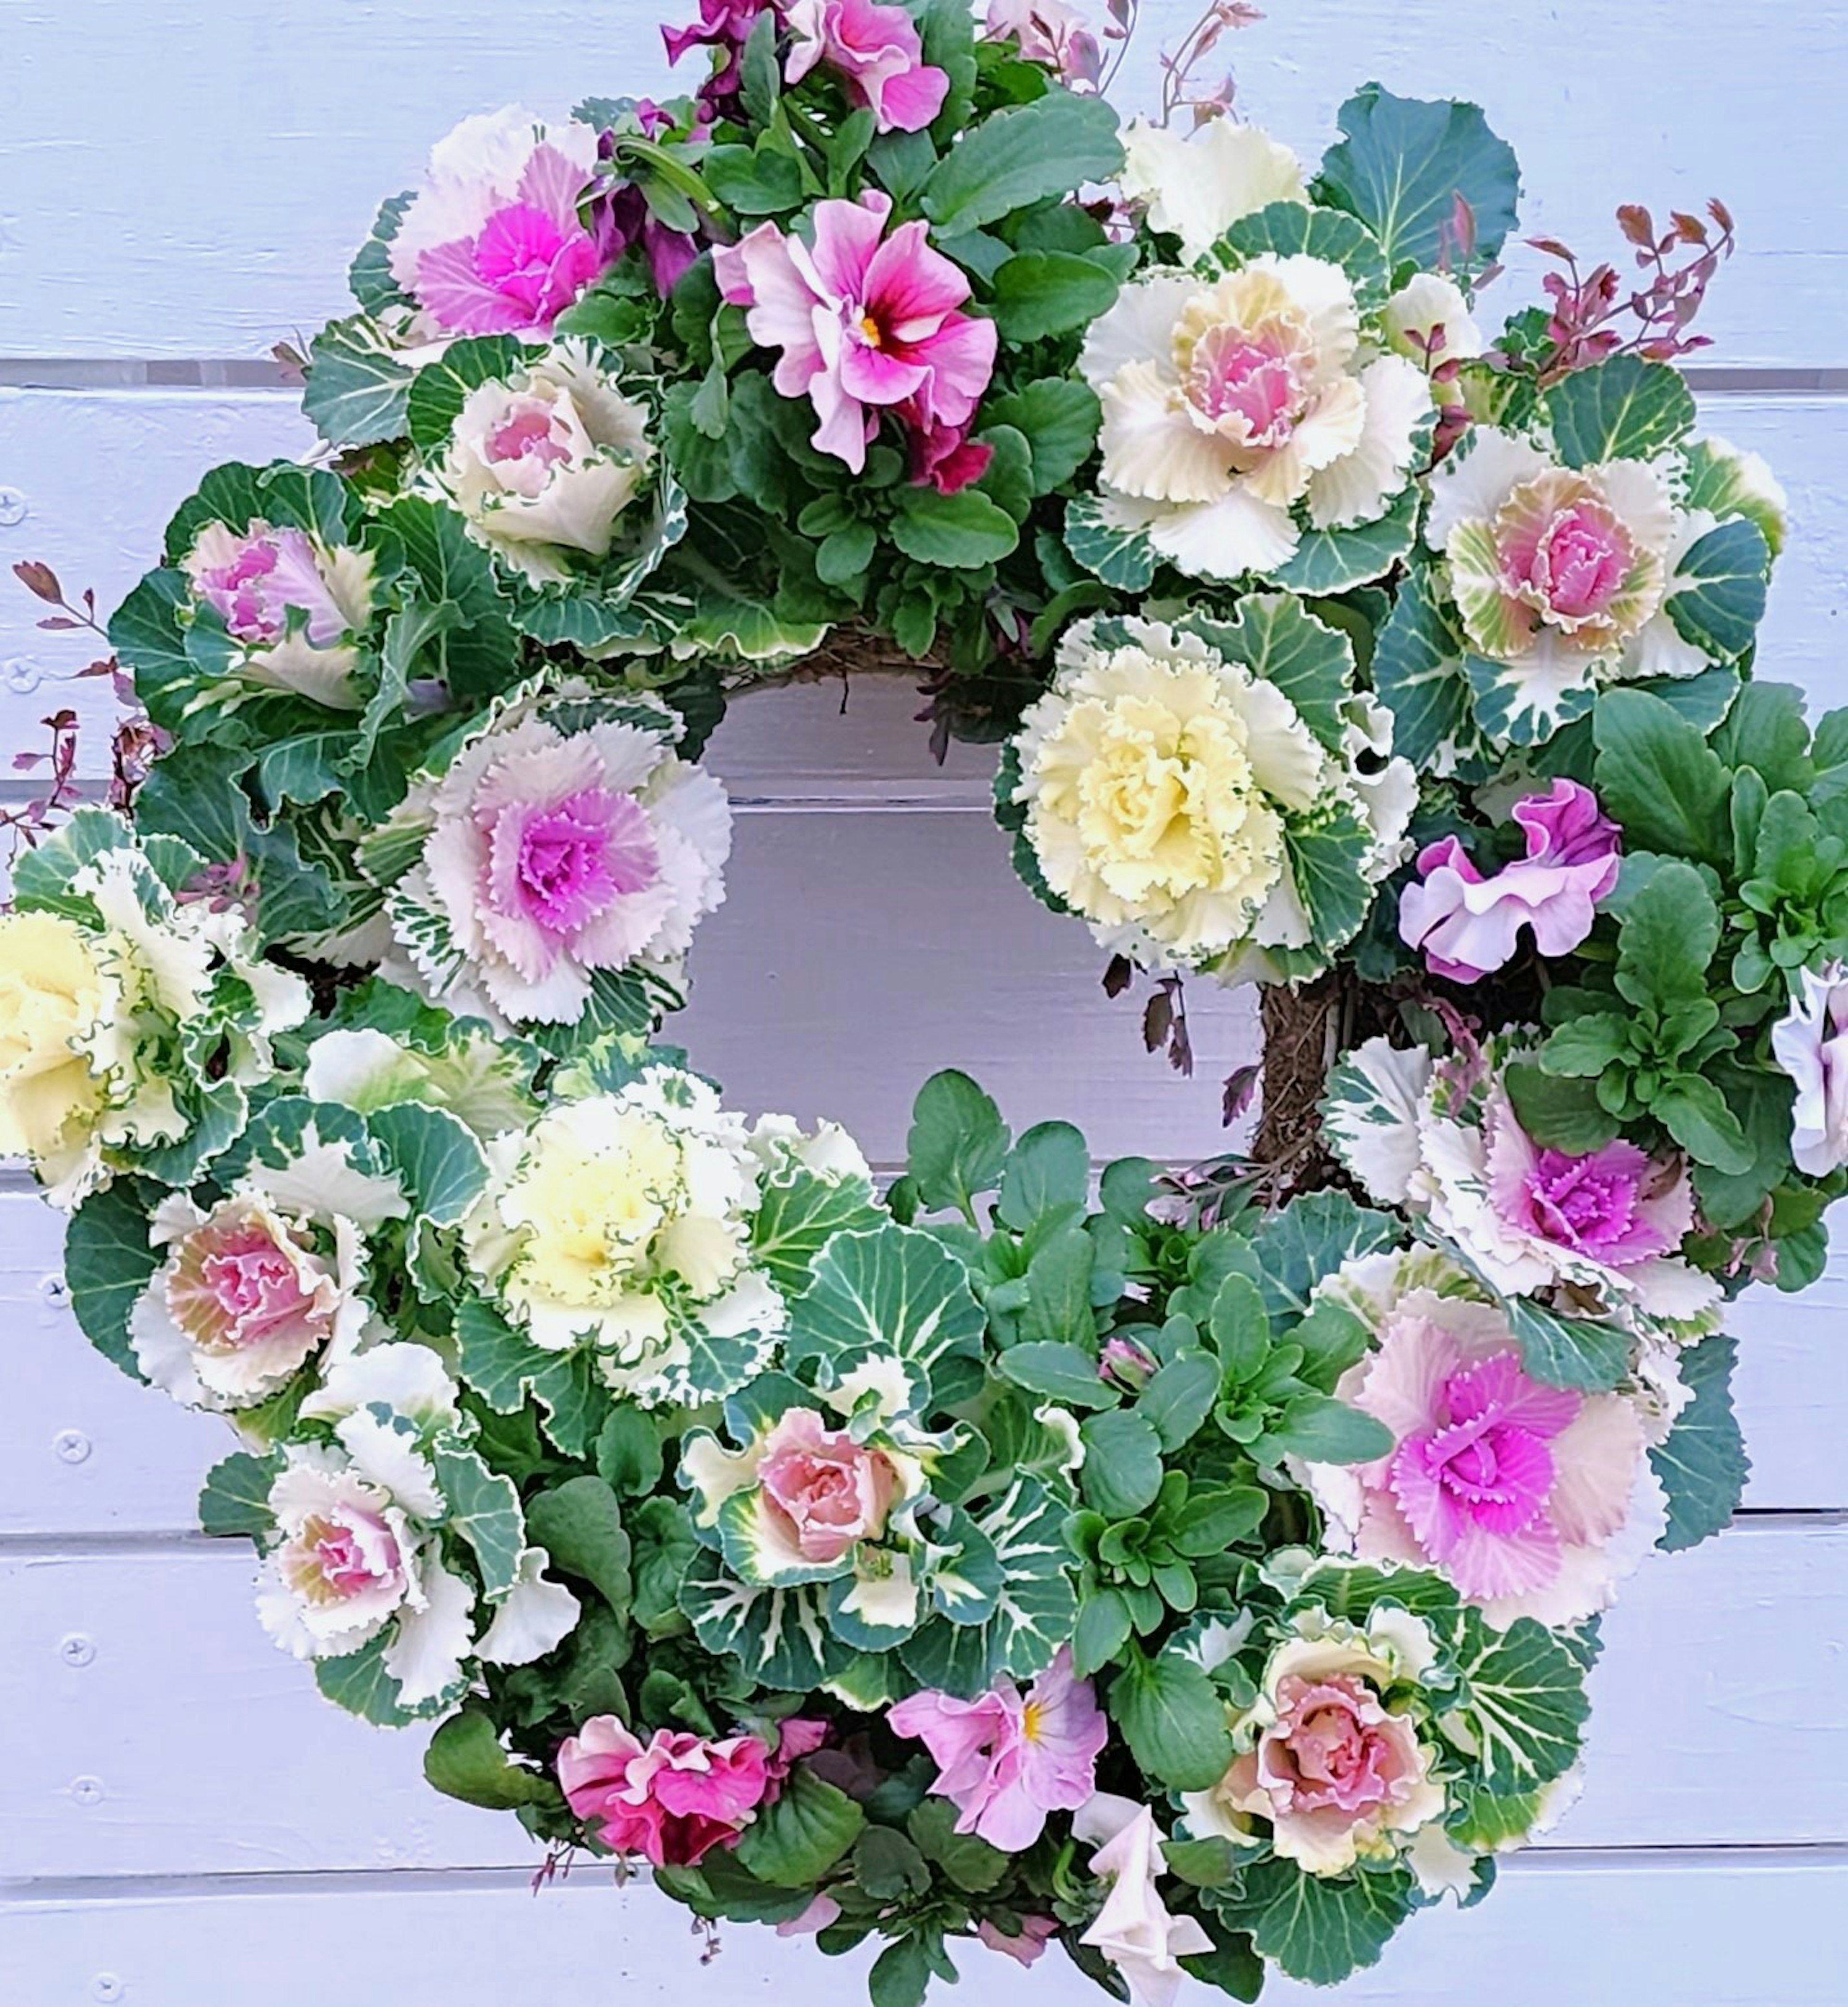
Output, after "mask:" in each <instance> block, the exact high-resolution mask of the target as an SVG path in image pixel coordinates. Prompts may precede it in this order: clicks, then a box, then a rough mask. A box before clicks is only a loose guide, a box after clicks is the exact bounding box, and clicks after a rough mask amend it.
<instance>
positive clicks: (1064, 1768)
mask: <svg viewBox="0 0 1848 2007" xmlns="http://www.w3.org/2000/svg"><path fill="white" fill-rule="evenodd" d="M886 1718H887V1721H888V1722H889V1723H890V1725H891V1727H892V1731H893V1733H894V1734H897V1735H912V1736H915V1737H918V1739H919V1741H922V1743H923V1744H924V1746H925V1747H926V1748H927V1749H928V1750H929V1751H930V1753H931V1755H933V1757H934V1758H936V1765H937V1779H936V1783H934V1784H933V1785H932V1786H931V1787H930V1788H931V1790H933V1792H935V1793H936V1795H937V1796H938V1797H945V1798H949V1799H950V1800H952V1801H954V1804H955V1805H956V1807H957V1808H958V1811H960V1813H961V1817H960V1818H958V1820H957V1822H956V1830H957V1831H958V1832H972V1833H974V1834H975V1835H976V1836H977V1837H978V1838H979V1839H986V1841H987V1842H988V1843H989V1845H990V1846H991V1847H999V1848H1000V1850H1002V1852H1003V1853H1004V1854H1018V1853H1020V1852H1021V1851H1022V1850H1023V1849H1025V1848H1026V1847H1031V1846H1032V1844H1033V1843H1034V1841H1035V1840H1036V1839H1039V1836H1040V1834H1041V1833H1042V1832H1043V1831H1044V1830H1045V1829H1046V1815H1047V1814H1048V1813H1049V1812H1055V1811H1076V1810H1077V1808H1078V1807H1079V1806H1080V1805H1081V1804H1084V1801H1086V1800H1087V1799H1088V1797H1090V1796H1091V1794H1092V1792H1093V1791H1094V1790H1095V1789H1096V1771H1097V1758H1098V1755H1099V1752H1100V1751H1102V1748H1103V1746H1104V1741H1105V1738H1106V1736H1107V1734H1109V1730H1108V1729H1107V1728H1106V1725H1105V1722H1104V1717H1103V1715H1102V1712H1101V1711H1100V1709H1099V1707H1098V1705H1097V1701H1096V1698H1095V1695H1093V1693H1092V1688H1091V1683H1090V1681H1088V1680H1081V1679H1077V1678H1075V1677H1074V1676H1073V1674H1072V1670H1071V1653H1070V1650H1069V1649H1067V1648H1064V1647H1061V1648H1060V1653H1059V1656H1057V1657H1056V1659H1055V1660H1053V1663H1051V1665H1049V1667H1047V1668H1046V1670H1045V1671H1044V1672H1043V1673H1042V1674H1040V1676H1039V1678H1038V1679H1037V1680H1035V1681H1034V1683H1033V1684H1032V1688H1030V1689H1029V1691H1028V1692H1027V1694H1026V1695H1025V1696H1024V1697H1023V1696H1022V1695H1021V1691H1020V1689H1019V1688H1018V1687H1017V1686H1016V1685H1015V1684H1014V1681H1012V1680H1010V1679H1007V1678H1003V1679H1002V1680H1000V1681H999V1682H998V1683H997V1684H996V1686H995V1688H994V1689H993V1691H992V1692H989V1693H985V1694H981V1695H978V1696H977V1697H976V1698H975V1699H974V1700H958V1699H957V1698H955V1696H954V1695H951V1694H946V1693H937V1692H935V1691H927V1692H925V1693H919V1694H913V1695H912V1696H911V1698H909V1699H908V1700H901V1702H899V1703H898V1705H897V1706H896V1707H894V1709H892V1710H891V1711H890V1713H889V1714H888V1715H887V1717H886Z"/></svg>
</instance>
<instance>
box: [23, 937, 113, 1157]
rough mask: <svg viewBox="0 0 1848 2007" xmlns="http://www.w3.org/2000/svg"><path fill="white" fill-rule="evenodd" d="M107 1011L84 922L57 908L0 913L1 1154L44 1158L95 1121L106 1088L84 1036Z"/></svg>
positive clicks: (64, 1148) (67, 1146) (58, 1150)
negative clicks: (82, 1046) (83, 1045)
mask: <svg viewBox="0 0 1848 2007" xmlns="http://www.w3.org/2000/svg"><path fill="white" fill-rule="evenodd" d="M102 1010H103V981H102V976H101V972H99V971H98V969H97V965H96V962H95V961H94V960H93V958H92V956H91V954H90V948H89V946H88V944H86V941H85V940H84V937H83V931H82V929H79V927H77V926H74V925H72V922H70V921H69V920H65V919H59V918H58V916H57V915H55V914H52V913H36V912H34V913H8V914H5V915H0V1155H6V1156H9V1157H11V1156H25V1157H30V1158H32V1159H34V1161H35V1162H44V1161H45V1160H47V1159H52V1158H55V1157H57V1156H58V1155H60V1154H61V1153H62V1152H63V1151H65V1150H66V1149H67V1148H69V1147H70V1146H71V1145H72V1144H73V1143H74V1142H75V1141H77V1140H78V1138H79V1135H80V1134H86V1133H87V1131H88V1130H89V1128H90V1127H91V1126H92V1125H93V1123H94V1121H95V1120H96V1117H97V1113H98V1112H99V1111H100V1109H101V1092H100V1088H99V1085H98V1083H97V1081H96V1080H95V1079H94V1078H93V1077H92V1074H91V1072H90V1061H89V1060H88V1058H87V1057H86V1056H85V1055H84V1054H83V1053H80V1052H79V1051H78V1050H77V1049H76V1042H77V1041H78V1040H79V1039H83V1038H84V1037H86V1036H87V1035H89V1034H90V1032H93V1030H94V1029H95V1028H96V1025H97V1019H98V1018H99V1017H100V1016H101V1013H102Z"/></svg>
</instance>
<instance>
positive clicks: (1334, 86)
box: [0, 0, 1848, 365]
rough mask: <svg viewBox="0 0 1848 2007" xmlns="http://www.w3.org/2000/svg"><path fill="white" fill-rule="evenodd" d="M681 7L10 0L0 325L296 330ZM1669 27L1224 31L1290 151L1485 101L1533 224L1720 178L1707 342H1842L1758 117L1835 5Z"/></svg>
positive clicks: (1745, 354)
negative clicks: (357, 271) (494, 136)
mask: <svg viewBox="0 0 1848 2007" xmlns="http://www.w3.org/2000/svg"><path fill="white" fill-rule="evenodd" d="M1093 11H1094V12H1098V13H1099V14H1100V15H1101V12H1102V10H1101V9H1095V10H1093ZM1196 11H1197V9H1195V7H1194V5H1193V0H1148V4H1147V5H1144V9H1143V10H1142V16H1143V18H1142V23H1141V28H1140V30H1138V35H1137V44H1136V47H1135V50H1134V55H1133V56H1132V58H1131V62H1130V65H1129V68H1128V69H1127V71H1126V72H1125V76H1124V79H1123V85H1122V86H1121V88H1120V89H1119V90H1118V91H1117V92H1116V97H1117V98H1118V101H1119V102H1120V103H1121V104H1123V105H1124V106H1126V107H1127V108H1135V107H1136V106H1138V105H1147V104H1150V103H1151V102H1152V101H1153V99H1154V97H1155V62H1156V57H1157V54H1158V51H1159V50H1160V49H1161V48H1162V46H1163V45H1164V44H1167V43H1171V42H1173V41H1176V40H1177V39H1178V37H1179V36H1180V34H1181V33H1183V31H1184V30H1186V28H1187V26H1189V25H1190V23H1191V22H1192V20H1193V19H1194V14H1195V12H1196ZM663 12H665V13H666V14H667V15H668V16H673V17H675V18H680V17H682V16H686V15H688V14H690V13H691V12H693V9H692V6H691V5H690V4H687V5H680V6H675V5H668V6H667V7H665V9H663V8H661V7H659V6H658V5H654V4H645V0H622V4H620V5H610V4H608V0H528V4H527V5H525V6H524V7H523V8H522V9H520V14H519V19H518V23H517V27H516V28H512V29H510V26H509V18H508V16H507V14H506V10H505V9H504V8H503V7H501V6H499V5H496V4H495V0H393V4H392V5H389V6H386V5H363V6H354V5H344V6H337V7H335V6H321V7H308V8H296V9H289V10H287V12H286V13H283V12H278V11H277V9H275V8H274V7H273V5H269V4H266V0H216V4H214V5H213V6H211V7H210V8H206V9H153V10H150V9H147V8H146V7H145V6H142V5H135V4H132V0H60V4H58V5H51V4H48V0H32V4H19V5H13V6H12V7H11V8H9V10H8V21H7V30H8V33H7V58H8V60H7V65H6V70H5V76H4V77H3V78H0V190H4V192H5V193H4V197H3V201H4V209H3V210H0V224H3V225H4V229H3V231H0V277H5V278H6V279H8V280H10V283H7V284H0V354H12V355H22V356H72V357H84V356H102V357H108V356H163V357H166V356H175V357H178V356H224V357H247V356H255V355H260V354H263V352H265V351H266V350H267V349H268V348H269V347H270V345H271V344H273V343H274V342H276V341H277V340H280V339H284V338H294V337H297V336H298V334H299V333H302V332H309V331H312V329H313V328H314V327H315V326H316V325H318V324H319V322H320V321H321V320H322V319H324V318H325V317H326V316H327V315H329V314H330V313H332V312H341V311H344V310H345V298H346V295H345V287H344V273H345V271H346V267H347V261H348V259H350V258H351V256H352V254H353V252H354V250H355V249H357V247H358V245H359V243H360V242H361V239H362V238H363V237H364V235H365V232H366V231H367V229H368V228H369V226H370V224H371V222H372V217H373V214H374V212H375V211H376V209H377V207H378V206H379V203H380V202H381V201H383V199H385V198H386V196H390V195H393V194H395V193H396V192H397V191H398V190H399V189H400V188H402V187H404V186H405V185H407V183H408V182H410V181H411V178H412V177H413V175H414V174H415V172H416V171H417V168H418V164H419V162H420V161H421V159H422V157H423V156H424V154H425V152H426V151H427V150H428V147H429V146H430V144H431V143H432V141H433V140H435V139H437V138H438V137H439V136H440V135H441V134H442V133H443V132H445V131H446V130H447V129H449V128H450V126H451V125H453V124H454V123H455V122H457V120H458V119H460V118H462V117H463V116H464V115H466V114H467V113H469V112H472V111H484V110H487V109H489V108H492V107H494V106H496V105H498V104H505V103H507V102H509V101H514V100H518V101H521V102H524V103H527V104H531V106H533V108H534V109H535V110H538V111H541V112H546V113H550V114H552V115H557V114H558V113H559V112H562V111H565V110H566V109H567V108H569V107H570V105H571V104H572V103H573V102H574V101H576V100H577V98H579V97H584V96H586V95H588V94H591V93H597V92H602V93H609V92H612V91H630V92H634V93H642V92H648V93H653V94H654V95H656V96H660V95H662V94H664V93H665V92H666V91H667V90H668V89H669V88H670V87H671V86H672V82H673V79H672V73H671V72H669V71H668V69H667V67H666V65H665V58H664V57H663V55H662V51H661V42H660V39H659V36H658V30H657V23H658V19H660V17H661V14H662V13H663ZM1687 34H1688V24H1687V21H1686V18H1685V10H1684V8H1683V6H1682V5H1680V0H1631V4H1629V5H1624V6H1621V7H1613V6H1610V5H1604V4H1602V0H1567V4H1564V5H1561V4H1558V0H1508V4H1507V5H1503V6H1501V7H1500V8H1498V9H1496V10H1494V12H1493V14H1492V15H1487V16H1482V17H1480V18H1479V19H1474V20H1472V23H1471V25H1470V28H1469V32H1468V33H1467V34H1458V32H1457V24H1456V22H1455V19H1453V18H1452V17H1451V16H1450V15H1448V14H1447V13H1445V12H1443V11H1442V10H1441V9H1430V8H1417V7H1410V8H1409V7H1405V6H1403V5H1399V4H1398V0H1307V4H1304V5H1296V6H1293V7H1289V8H1279V9H1275V10H1273V12H1272V14H1271V19H1269V20H1268V21H1266V22H1264V23H1261V25H1260V26H1257V28H1255V29H1254V30H1250V32H1248V33H1247V34H1243V35H1241V36H1240V37H1236V41H1234V43H1233V46H1232V47H1231V48H1230V49H1229V50H1228V51H1226V54H1227V55H1229V58H1230V59H1231V60H1232V62H1234V63H1235V64H1236V67H1237V70H1238V76H1239V83H1240V103H1241V105H1242V106H1243V108H1244V110H1245V111H1246V112H1247V115H1249V116H1250V117H1251V118H1255V119H1257V120H1258V121H1259V122H1261V123H1264V124H1265V125H1269V126H1270V127H1271V128H1272V129H1274V130H1275V131H1276V132H1278V134H1279V135H1280V136H1282V137H1284V138H1285V139H1289V141H1290V142H1291V143H1293V144H1295V145H1296V146H1298V147H1299V148H1300V149H1301V150H1303V151H1304V152H1305V153H1307V154H1308V155H1309V156H1310V157H1314V155H1315V154H1317V153H1319V152H1320V150H1321V148H1322V147H1323V146H1324V145H1325V144H1326V143H1328V140H1329V139H1331V138H1332V137H1333V136H1334V113H1335V107H1336V106H1337V104H1338V103H1339V102H1340V101H1341V100H1342V98H1343V97H1345V96H1346V95H1347V93H1348V92H1349V90H1352V88H1353V87H1354V86H1357V85H1358V84H1360V83H1361V82H1362V81H1363V79H1367V78H1369V77H1377V78H1379V79H1381V80H1382V81H1383V82H1384V83H1386V84H1387V85H1388V86H1390V87H1391V88H1392V89H1395V90H1399V91H1402V92H1407V93H1412V94H1416V95H1423V96H1433V95H1455V96H1459V97H1473V98H1475V99H1476V100H1478V101H1480V102H1481V103H1482V104H1484V105H1485V106H1486V107H1487V108H1488V111H1489V112H1490V118H1491V121H1492V122H1493V123H1494V125H1495V127H1496V128H1497V130H1498V131H1500V132H1502V133H1504V135H1505V136H1507V137H1508V139H1510V140H1511V142H1512V143H1514V145H1515V147H1516V150H1518V153H1519V154H1520V156H1521V159H1522V165H1523V168H1524V170H1525V185H1526V190H1527V196H1526V200H1525V206H1524V212H1523V224H1524V227H1525V229H1526V230H1527V231H1529V232H1532V231H1541V230H1544V231H1551V232H1554V233H1555V234H1557V235H1563V236H1564V237H1565V238H1567V239H1568V241H1569V242H1571V243H1572V244H1573V245H1575V248H1577V249H1580V250H1581V252H1582V254H1583V255H1585V256H1587V257H1588V258H1592V259H1595V258H1596V257H1597V256H1602V255H1603V254H1604V253H1605V252H1610V253H1611V254H1612V255H1613V256H1618V257H1620V258H1621V256H1624V252H1623V248H1622V246H1621V245H1620V243H1619V242H1618V241H1617V236H1616V232H1615V231H1614V228H1613V225H1612V223H1611V220H1610V217H1611V211H1612V210H1613V208H1614V207H1615V206H1616V205H1617V203H1619V202H1626V201H1642V202H1646V203H1651V204H1652V205H1654V206H1655V207H1656V211H1657V213H1658V214H1661V213H1665V212H1666V210H1668V209H1669V208H1670V206H1680V207H1683V208H1698V206H1700V204H1701V203H1702V202H1703V201H1704V200H1705V198H1706V197H1708V196H1710V195H1716V194H1717V195H1720V196H1724V197H1725V198H1726V200H1727V201H1728V202H1729V203H1731V205H1732V206H1733V209H1734V210H1735V212H1736V213H1737V216H1738V217H1739V219H1740V224H1741V226H1742V229H1743V232H1744V250H1743V252H1741V254H1740V256H1739V258H1738V259H1737V260H1736V261H1735V263H1734V264H1733V268H1732V269H1731V270H1730V272H1729V273H1727V274H1726V277H1725V279H1724V280H1723V283H1722V284H1721V285H1720V286H1719V287H1718V288H1716V293H1715V296H1714V298H1713V300H1712V302H1711V304H1710V307H1709V312H1708V315H1707V316H1706V320H1707V324H1708V326H1709V328H1710V330H1711V331H1712V332H1713V333H1715V334H1716V336H1717V337H1719V347H1718V348H1717V350H1716V351H1714V353H1715V354H1717V356H1718V357H1719V358H1723V359H1724V360H1726V361H1729V362H1739V363H1755V364H1783V365H1790V364H1830V363H1836V362H1841V361H1843V359H1844V358H1843V355H1842V354H1841V353H1840V329H1839V315H1838V314H1837V313H1836V310H1835V309H1836V303H1837V302H1838V301H1839V291H1840V286H1841V272H1842V268H1843V259H1844V258H1845V257H1848V212H1845V211H1844V209H1843V205H1842V204H1841V203H1839V202H1838V201H1836V199H1835V194H1834V189H1833V186H1832V182H1831V181H1830V178H1829V176H1828V175H1822V174H1812V175H1792V174H1791V173H1790V166H1791V164H1792V163H1791V160H1790V153H1789V151H1788V150H1787V148H1786V146H1785V145H1783V144H1782V143H1780V136H1784V135H1794V134H1801V133H1810V134H1815V133H1821V132H1826V131H1828V130H1829V129H1830V126H1831V122H1832V120H1833V119H1834V118H1835V116H1836V107H1837V105H1838V104H1839V99H1840V97H1841V94H1842V90H1843V83H1844V76H1843V69H1844V62H1843V43H1842V39H1841V35H1840V25H1839V19H1837V17H1836V14H1835V12H1834V10H1833V9H1829V8H1811V9H1780V10H1779V13H1778V16H1777V26H1776V33H1775V34H1768V33H1766V32H1765V23H1764V21H1763V19H1762V17H1761V16H1760V14H1759V13H1758V11H1757V10H1755V9H1751V8H1744V7H1735V8H1731V9H1714V10H1711V11H1710V12H1708V13H1706V14H1705V15H1703V16H1702V20H1701V24H1700V31H1699V59H1698V61H1691V60H1684V59H1681V53H1678V52H1684V51H1685V49H1686V47H1687V42H1686V37H1687ZM1215 60H1218V58H1215ZM1208 66H1209V67H1211V65H1208ZM695 76H697V72H691V71H690V69H689V74H688V76H686V78H684V79H681V80H680V87H681V88H682V89H685V88H689V87H690V83H691V82H692V80H693V78H694V77H695ZM153 79H157V81H154V80H153ZM206 132H210V134H211V143H210V145H206V144H203V143H201V141H200V138H199V136H200V135H202V134H203V133H206ZM1535 263H1536V261H1535V260H1534V259H1532V257H1531V256H1529V255H1525V254H1523V256H1522V257H1521V259H1519V260H1518V266H1519V268H1520V269H1519V270H1518V272H1517V273H1516V274H1515V277H1513V278H1511V280H1510V282H1509V283H1508V285H1507V286H1505V287H1504V288H1503V289H1502V290H1503V291H1504V295H1505V296H1506V298H1507V300H1508V303H1509V304H1510V305H1518V304H1522V303H1523V302H1525V300H1526V299H1527V298H1530V297H1532V296H1533V288H1532V270H1533V267H1534V265H1535ZM23 280H29V281H30V283H22V281H23ZM1498 311H1499V309H1498Z"/></svg>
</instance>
